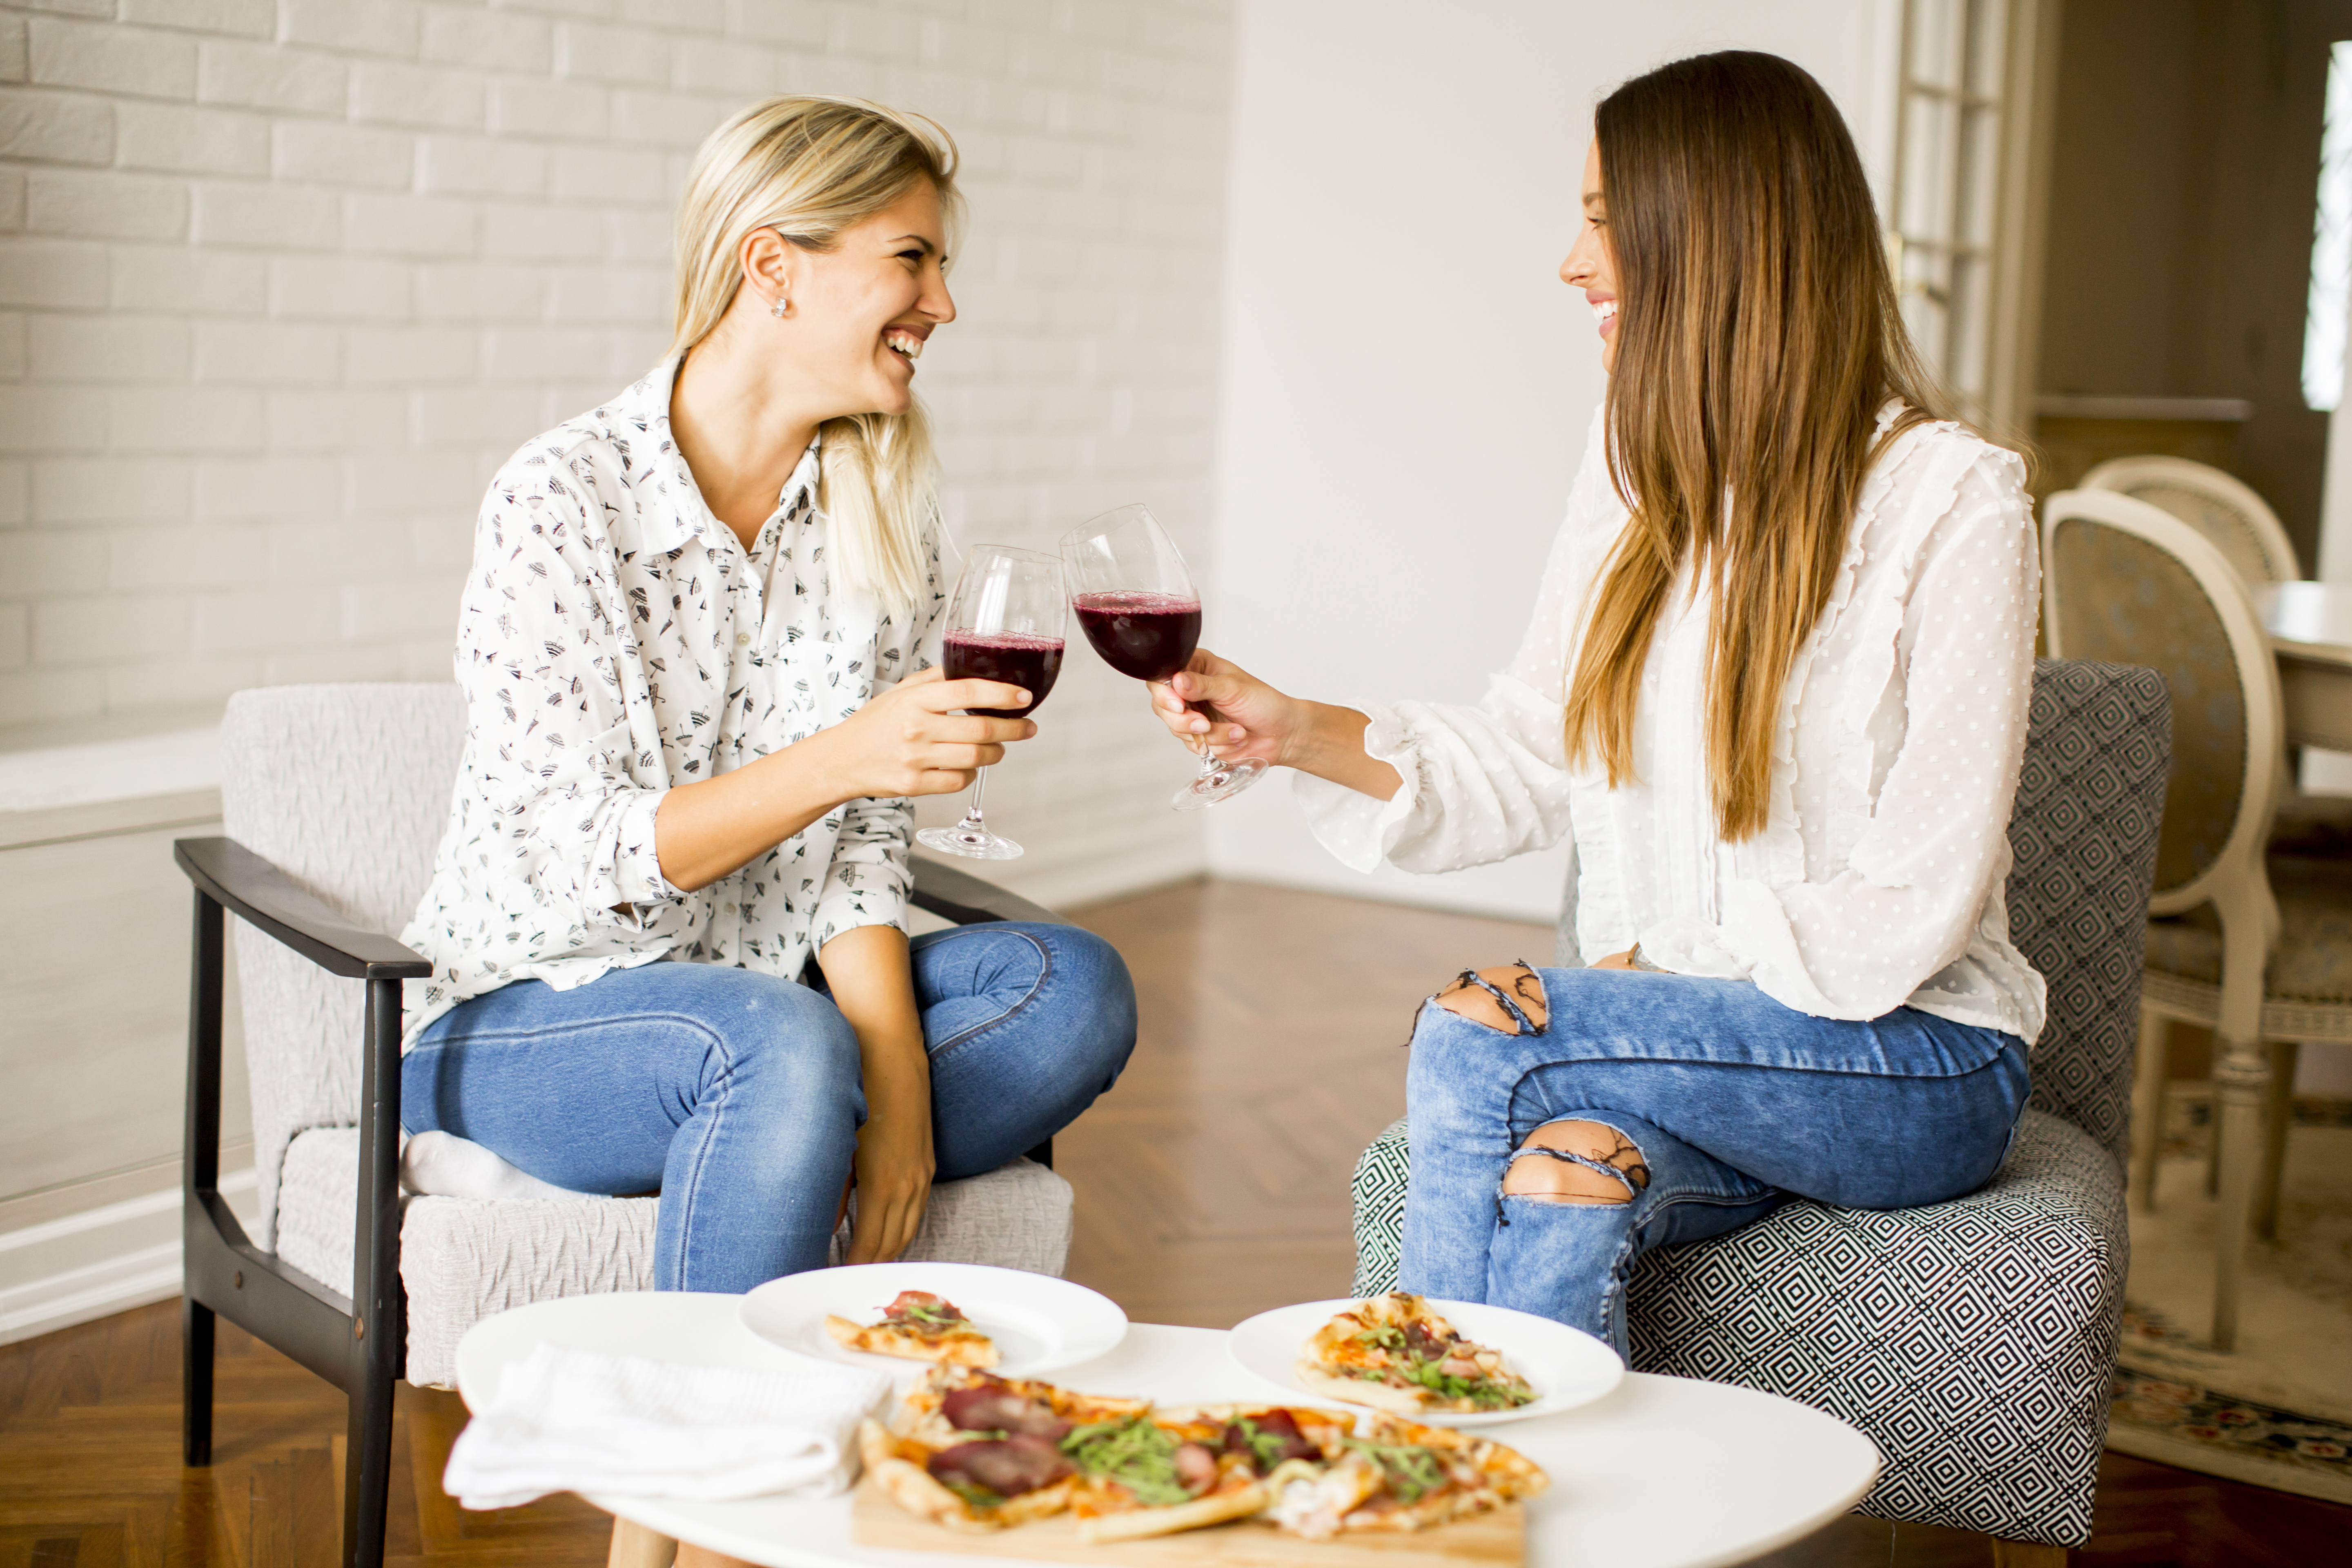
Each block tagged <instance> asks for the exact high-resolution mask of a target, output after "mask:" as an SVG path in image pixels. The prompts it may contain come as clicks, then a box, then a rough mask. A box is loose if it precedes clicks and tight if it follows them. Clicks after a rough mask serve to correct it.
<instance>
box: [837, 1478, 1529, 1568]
mask: <svg viewBox="0 0 2352 1568" xmlns="http://www.w3.org/2000/svg"><path fill="white" fill-rule="evenodd" d="M849 1521H850V1524H849V1531H850V1539H851V1540H852V1541H854V1542H856V1543H857V1544H858V1545H860V1546H881V1547H888V1548H891V1549H893V1550H896V1551H899V1552H968V1553H970V1554H971V1555H972V1556H975V1557H1025V1558H1029V1559H1031V1560H1033V1561H1036V1562H1044V1563H1110V1564H1126V1565H1129V1568H1438V1565H1439V1564H1441V1563H1442V1564H1448V1565H1454V1564H1460V1563H1491V1564H1495V1565H1496V1568H1518V1565H1519V1564H1521V1563H1525V1562H1526V1561H1527V1558H1528V1510H1527V1505H1526V1504H1524V1503H1516V1502H1515V1503H1510V1504H1507V1505H1506V1506H1505V1507H1503V1508H1500V1509H1497V1510H1495V1511H1494V1512H1492V1513H1482V1514H1479V1515H1478V1516H1477V1517H1475V1518H1474V1519H1465V1520H1458V1521H1455V1522H1454V1523H1452V1524H1447V1525H1441V1526H1439V1527H1438V1528H1437V1529H1435V1530H1420V1531H1412V1533H1410V1534H1405V1535H1354V1534H1351V1535H1342V1536H1340V1537H1339V1539H1337V1540H1335V1541H1306V1540H1302V1539H1300V1538H1299V1537H1297V1536H1296V1535H1291V1534H1288V1533H1286V1532H1285V1531H1279V1530H1276V1529H1275V1528H1274V1526H1272V1525H1270V1524H1260V1523H1258V1522H1256V1521H1254V1520H1243V1521H1240V1522H1239V1523H1236V1524H1221V1525H1217V1526H1215V1527H1214V1528H1213V1529H1209V1530H1187V1531H1181V1532H1180V1533H1178V1534H1175V1535H1160V1536H1154V1537H1153V1538H1151V1539H1150V1540H1149V1541H1117V1542H1103V1543H1101V1544H1096V1543H1094V1542H1085V1541H1080V1540H1079V1539H1078V1521H1076V1519H1075V1518H1074V1517H1072V1516H1071V1515H1069V1514H1066V1513H1064V1514H1056V1515H1055V1516H1054V1517H1053V1518H1051V1519H1041V1520H1039V1521H1036V1522H1035V1523H1034V1524H1024V1525H1021V1526H1019V1527H1018V1528H1016V1529H1013V1530H1001V1531H994V1532H992V1533H990V1534H987V1535H965V1534H963V1533H961V1531H952V1530H946V1529H942V1528H941V1527H940V1526H939V1525H936V1524H933V1523H932V1522H931V1521H929V1520H927V1519H918V1518H916V1517H915V1516H914V1515H913V1514H911V1513H908V1511H907V1510H905V1509H902V1508H900V1507H899V1506H898V1504H897V1503H894V1502H892V1501H891V1500H889V1499H887V1498H886V1497H884V1496H883V1495H882V1494H881V1492H880V1491H878V1490H877V1489H876V1488H875V1487H874V1485H873V1484H872V1483H871V1482H861V1483H859V1485H858V1488H857V1495H856V1499H855V1500H854V1501H853V1502H852V1504H851V1507H850V1514H849Z"/></svg>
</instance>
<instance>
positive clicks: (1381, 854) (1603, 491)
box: [1291, 410, 1623, 871]
mask: <svg viewBox="0 0 2352 1568" xmlns="http://www.w3.org/2000/svg"><path fill="white" fill-rule="evenodd" d="M1601 428H1602V426H1601V412H1600V411H1599V410H1596V411H1595V412H1594V414H1593V419H1592V426H1591V434H1590V436H1589V437H1587V440H1586V443H1585V451H1584V460H1583V464H1582V466H1581V467H1580V468H1579V469H1578V471H1577V477H1576V484H1575V487H1574V489H1572V490H1571V491H1570V496H1569V505H1568V517H1567V520H1566V521H1564V522H1563V523H1562V524H1561V527H1560V531H1559V534H1558V536H1557V537H1555V539H1554V540H1553V542H1552V548H1551V557H1550V559H1549V562H1548V563H1546V565H1545V568H1544V575H1543V584H1542V586H1541V588H1540V589H1539V590H1538V593H1537V595H1536V611H1535V618H1534V620H1533V621H1531V622H1530V623H1529V624H1528V632H1527V636H1526V637H1524V638H1523V639H1522V640H1521V642H1520V645H1519V651H1518V655H1517V658H1514V659H1513V660H1512V661H1511V665H1510V668H1508V669H1507V670H1504V671H1503V672H1501V673H1499V674H1496V675H1495V676H1493V677H1491V678H1490V679H1488V681H1487V685H1486V697H1485V698H1484V699H1483V700H1481V701H1479V702H1478V703H1476V704H1475V706H1473V705H1456V704H1447V703H1434V702H1399V703H1395V704H1392V705H1384V706H1379V707H1372V708H1369V709H1367V710H1366V712H1367V714H1368V715H1369V716H1370V720H1371V722H1370V724H1369V725H1368V726H1367V727H1366V728H1365V731H1364V750H1365V752H1367V753H1368V754H1369V755H1370V756H1373V757H1376V758H1378V759H1379V760H1380V761H1381V762H1384V763H1388V764H1389V765H1390V766H1391V767H1393V768H1395V769H1396V771H1397V774H1398V776H1399V777H1400V778H1402V780H1403V781H1404V784H1403V787H1402V789H1400V790H1398V791H1397V793H1396V794H1395V795H1393V796H1391V798H1390V799H1388V800H1385V801H1377V800H1374V799H1372V798H1371V797H1370V796H1369V795H1359V794H1358V793H1356V792H1355V791H1354V790H1351V789H1348V788H1346V787H1345V786H1343V785H1340V784H1333V783H1331V782H1330V781H1328V780H1327V779H1319V778H1315V777H1313V776H1311V775H1309V774H1306V773H1299V774H1297V775H1295V776H1294V778H1293V780H1292V783H1291V789H1292V793H1293V794H1294V795H1297V799H1298V802H1299V805H1300V806H1301V808H1302V809H1303V810H1304V811H1305V813H1306V816H1307V825H1308V826H1310V827H1311V828H1312V829H1313V830H1314V833H1315V837H1316V838H1317V839H1318V841H1319V842H1320V843H1321V844H1322V845H1323V847H1325V848H1326V849H1328V850H1329V851H1330V852H1331V854H1332V855H1333V856H1334V857H1336V858H1338V859H1339V861H1340V863H1341V864H1343V865H1345V866H1347V867H1349V868H1351V869H1354V870H1358V871H1369V870H1371V869H1372V868H1374V867H1376V866H1378V865H1380V864H1381V862H1382V861H1383V860H1385V861H1387V862H1388V863H1389V864H1390V865H1392V866H1394V867H1396V868H1399V869H1400V870H1405V871H1453V870H1458V869H1460V868H1463V867H1465V866H1483V865H1486V864H1487V863H1488V862H1490V861H1495V860H1505V859H1508V858H1511V857H1512V856H1514V855H1521V854H1525V853H1527V852H1528V851H1530V850H1536V849H1548V848H1549V847H1552V846H1553V845H1555V844H1557V843H1559V841H1560V840H1561V839H1562V838H1563V837H1567V836H1568V833H1569V788H1568V785H1569V776H1568V758H1567V753H1566V748H1565V746H1564V744H1563V742H1562V735H1561V722H1562V719H1563V716H1564V710H1563V702H1564V700H1565V698H1566V689H1565V687H1566V679H1567V657H1568V655H1567V650H1568V646H1569V639H1570V636H1571V635H1572V633H1573V630H1574V623H1575V621H1576V618H1577V617H1578V616H1580V615H1581V614H1582V611H1583V604H1584V597H1585V591H1586V588H1587V586H1588V585H1589V583H1590V579H1591V571H1592V567H1591V563H1592V562H1593V561H1594V560H1595V559H1596V558H1598V557H1599V556H1600V555H1601V554H1605V552H1606V549H1607V545H1608V542H1609V541H1607V540H1596V539H1595V537H1594V536H1595V535H1596V533H1597V532H1599V531H1604V530H1608V529H1610V528H1611V527H1612V524H1617V525H1622V515H1623V514H1622V510H1618V509H1617V508H1616V507H1615V506H1614V505H1613V502H1614V499H1615V497H1614V492H1613V491H1612V489H1611V488H1610V482H1609V476H1608V471H1607V470H1608V465H1607V462H1606V458H1605V456H1604V452H1603V447H1602V441H1601Z"/></svg>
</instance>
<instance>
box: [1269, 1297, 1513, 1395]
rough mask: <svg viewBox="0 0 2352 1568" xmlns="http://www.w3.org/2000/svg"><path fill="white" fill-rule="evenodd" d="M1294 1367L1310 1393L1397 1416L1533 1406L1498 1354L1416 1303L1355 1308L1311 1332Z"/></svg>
mask: <svg viewBox="0 0 2352 1568" xmlns="http://www.w3.org/2000/svg"><path fill="white" fill-rule="evenodd" d="M1300 1348H1301V1352H1302V1353H1301V1355H1300V1357H1299V1361H1298V1364H1297V1367H1296V1368H1294V1369H1293V1370H1294V1372H1295V1373H1296V1374H1297V1378H1298V1382H1299V1385H1300V1386H1301V1387H1303V1388H1306V1389H1307V1390H1309V1391H1311V1392H1313V1393H1316V1394H1328V1395H1330V1396H1331V1397H1332V1398H1334V1399H1344V1400H1348V1401H1349V1402H1350V1403H1352V1404H1357V1405H1371V1406H1372V1407H1373V1408H1375V1409H1378V1410H1385V1411H1388V1412H1390V1413H1391V1414H1393V1415H1424V1414H1432V1413H1444V1414H1448V1415H1455V1414H1460V1415H1467V1414H1471V1413H1475V1412H1477V1411H1483V1410H1510V1409H1514V1408H1516V1407H1517V1406H1519V1405H1530V1404H1533V1403H1534V1402H1535V1397H1536V1392H1535V1390H1534V1389H1532V1388H1530V1387H1528V1380H1527V1379H1526V1378H1524V1377H1521V1376H1519V1375H1518V1374H1517V1373H1514V1372H1513V1371H1511V1370H1510V1368H1508V1367H1507V1366H1505V1365H1504V1364H1503V1355H1502V1352H1500V1351H1496V1350H1492V1349H1489V1348H1488V1347H1487V1346H1485V1345H1481V1344H1474V1343H1472V1342H1470V1341H1468V1340H1466V1339H1465V1338H1463V1337H1462V1335H1461V1333H1460V1332H1459V1331H1457V1330H1455V1328H1454V1325H1453V1324H1451V1323H1449V1322H1447V1321H1445V1320H1444V1318H1441V1317H1439V1316H1438V1315H1437V1314H1436V1313H1435V1312H1433V1311H1431V1310H1429V1303H1428V1302H1427V1301H1424V1300H1422V1299H1421V1298H1420V1297H1418V1296H1413V1295H1409V1294H1407V1293H1406V1292H1404V1291H1402V1290H1395V1291H1391V1292H1390V1293H1389V1294H1388V1295H1385V1296H1381V1297H1376V1298H1374V1299H1373V1300H1369V1301H1358V1302H1356V1303H1354V1304H1353V1305H1352V1306H1350V1307H1349V1309H1348V1310H1346V1311H1344V1312H1341V1313H1339V1314H1338V1315H1337V1316H1335V1317H1333V1318H1332V1320H1331V1321H1329V1322H1328V1323H1326V1324H1324V1325H1323V1326H1322V1327H1321V1328H1319V1329H1318V1330H1316V1331H1315V1333H1314V1335H1313V1336H1312V1337H1311V1338H1309V1339H1308V1340H1307V1343H1306V1344H1305V1345H1303V1346H1302V1347H1300Z"/></svg>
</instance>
